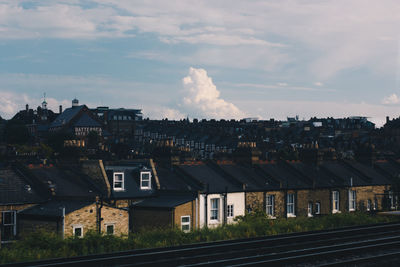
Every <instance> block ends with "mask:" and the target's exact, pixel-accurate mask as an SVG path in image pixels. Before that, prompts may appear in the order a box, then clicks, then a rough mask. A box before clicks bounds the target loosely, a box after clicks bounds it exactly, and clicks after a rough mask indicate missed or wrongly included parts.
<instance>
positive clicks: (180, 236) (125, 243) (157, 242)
mask: <svg viewBox="0 0 400 267" xmlns="http://www.w3.org/2000/svg"><path fill="white" fill-rule="evenodd" d="M395 220H398V218H395V217H384V216H373V215H369V214H365V213H352V214H349V213H344V214H335V215H327V216H321V217H316V218H304V217H299V218H292V219H276V220H271V219H268V218H267V217H266V216H265V214H263V213H261V212H255V213H252V214H249V215H246V216H244V217H239V218H237V223H236V224H230V225H225V226H221V227H218V228H215V229H207V228H205V229H201V230H195V231H192V232H190V233H183V232H182V231H180V230H179V229H158V230H148V231H143V232H141V233H136V234H131V235H129V236H121V237H116V236H111V235H99V234H97V233H94V232H91V233H88V234H86V235H85V237H84V238H67V239H65V240H62V239H61V237H59V236H57V235H55V234H52V233H46V232H36V233H33V234H31V235H28V236H24V237H21V240H20V241H18V242H15V243H13V244H11V245H10V246H7V247H3V248H1V249H0V264H1V263H9V262H17V261H30V260H37V259H47V258H59V257H73V256H78V255H88V254H98V253H105V252H112V251H121V250H129V249H139V248H152V247H164V246H176V245H183V244H190V243H197V242H207V241H217V240H228V239H236V238H248V237H256V236H264V235H276V234H284V233H293V232H299V231H313V230H324V229H332V228H338V227H344V226H353V225H361V224H373V223H382V222H390V221H395Z"/></svg>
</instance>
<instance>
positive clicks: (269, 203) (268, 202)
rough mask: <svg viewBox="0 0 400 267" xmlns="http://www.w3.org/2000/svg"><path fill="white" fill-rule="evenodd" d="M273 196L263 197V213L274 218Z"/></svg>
mask: <svg viewBox="0 0 400 267" xmlns="http://www.w3.org/2000/svg"><path fill="white" fill-rule="evenodd" d="M274 206H275V196H274V195H266V197H265V209H266V210H265V212H266V213H267V215H268V216H270V217H274V216H275V210H274Z"/></svg>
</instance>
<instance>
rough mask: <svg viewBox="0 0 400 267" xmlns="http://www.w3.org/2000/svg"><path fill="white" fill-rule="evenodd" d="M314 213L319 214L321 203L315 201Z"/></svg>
mask: <svg viewBox="0 0 400 267" xmlns="http://www.w3.org/2000/svg"><path fill="white" fill-rule="evenodd" d="M315 214H321V203H319V202H316V203H315Z"/></svg>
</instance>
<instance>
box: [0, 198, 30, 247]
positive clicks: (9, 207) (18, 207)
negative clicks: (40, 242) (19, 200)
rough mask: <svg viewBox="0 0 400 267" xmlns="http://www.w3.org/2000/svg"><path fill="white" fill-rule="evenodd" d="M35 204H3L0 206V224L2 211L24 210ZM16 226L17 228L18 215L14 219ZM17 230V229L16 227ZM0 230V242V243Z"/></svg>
mask: <svg viewBox="0 0 400 267" xmlns="http://www.w3.org/2000/svg"><path fill="white" fill-rule="evenodd" d="M34 205H36V204H21V205H3V206H0V224H1V223H2V222H3V213H2V211H19V210H24V209H26V208H29V207H32V206H34ZM16 224H17V228H18V216H17V220H16ZM17 230H18V229H17ZM1 240H2V239H1V231H0V243H1Z"/></svg>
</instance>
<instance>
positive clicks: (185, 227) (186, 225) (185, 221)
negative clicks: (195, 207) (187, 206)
mask: <svg viewBox="0 0 400 267" xmlns="http://www.w3.org/2000/svg"><path fill="white" fill-rule="evenodd" d="M181 229H182V231H183V232H185V233H186V232H190V216H181Z"/></svg>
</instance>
